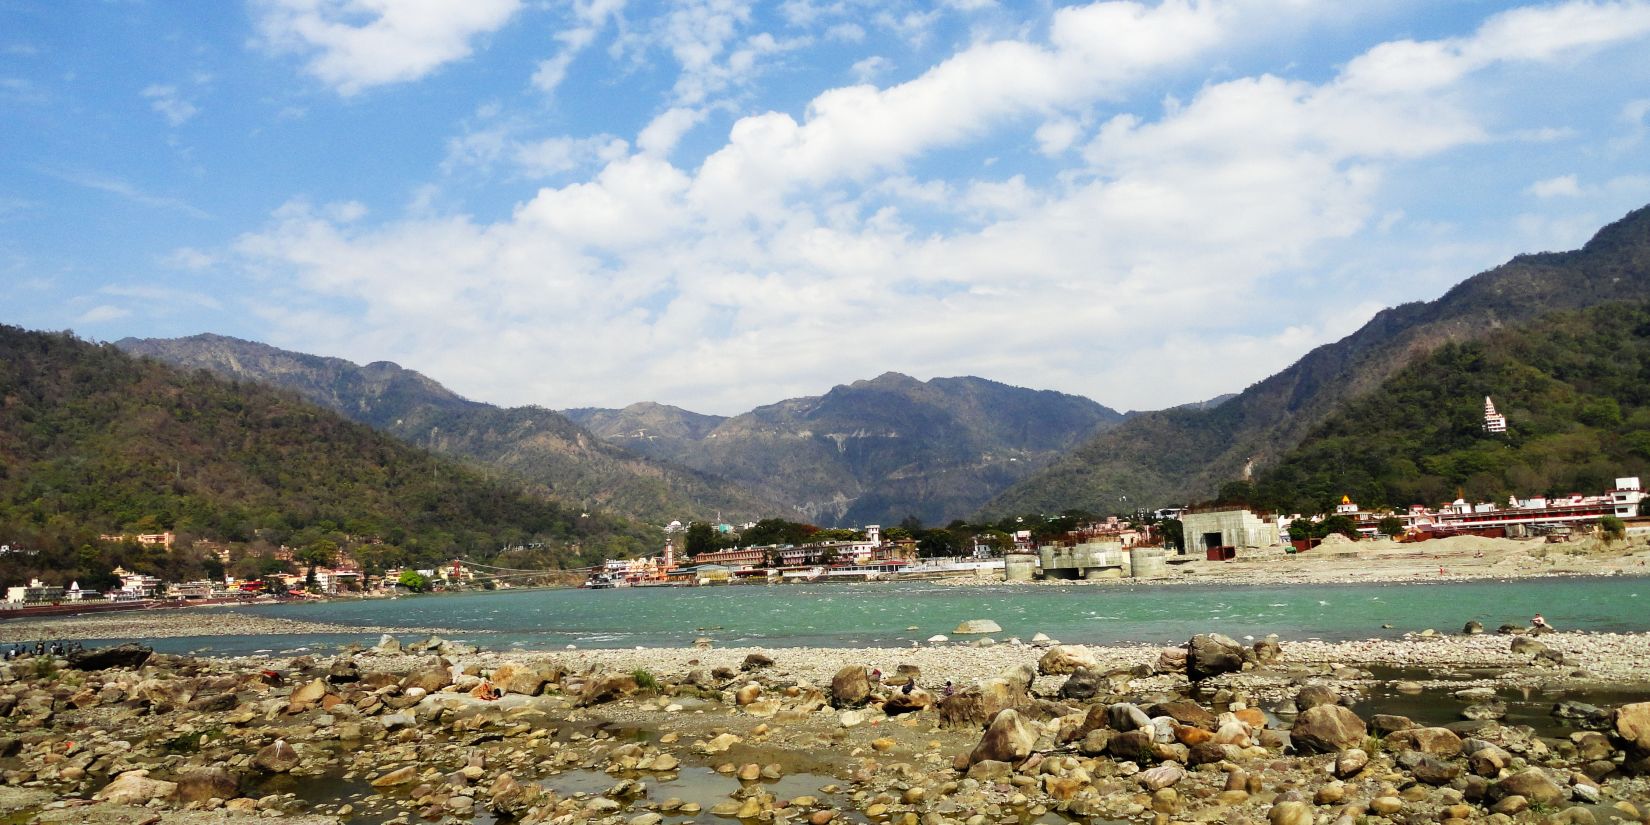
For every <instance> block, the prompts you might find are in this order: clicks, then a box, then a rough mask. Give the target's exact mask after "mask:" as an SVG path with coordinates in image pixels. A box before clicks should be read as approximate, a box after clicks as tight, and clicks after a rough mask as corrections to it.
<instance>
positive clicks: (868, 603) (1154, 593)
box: [154, 577, 1650, 654]
mask: <svg viewBox="0 0 1650 825" xmlns="http://www.w3.org/2000/svg"><path fill="white" fill-rule="evenodd" d="M235 610H237V611H244V612H247V613H252V614H258V615H263V616H271V617H282V618H289V619H301V620H308V621H316V622H327V623H332V624H339V625H352V626H358V627H363V628H365V627H371V626H398V627H437V628H445V629H446V630H445V631H444V633H443V635H444V636H445V637H447V638H451V639H455V640H460V641H468V642H473V643H476V644H479V645H481V646H482V647H484V648H486V649H491V650H502V649H508V648H511V647H525V648H531V649H553V648H560V647H564V646H566V645H569V644H573V645H578V646H579V647H582V648H594V647H631V646H637V645H644V646H653V647H681V646H685V645H687V644H690V643H691V642H692V641H693V640H694V639H696V638H698V637H700V636H708V637H710V638H712V639H714V640H715V641H716V643H717V644H718V645H719V646H743V645H751V646H765V647H803V646H818V647H870V646H883V647H905V646H909V645H910V644H911V643H912V642H913V641H919V640H924V639H927V638H928V637H930V636H932V635H934V634H936V633H943V634H949V633H950V632H951V631H952V629H953V628H954V627H956V625H957V623H958V622H960V621H962V620H964V619H992V620H994V621H996V622H997V623H998V624H999V625H1001V626H1002V628H1003V632H1002V633H1001V634H998V637H999V638H1000V639H1001V638H1007V637H1009V636H1019V637H1021V638H1025V639H1029V638H1030V637H1031V636H1032V635H1033V634H1036V633H1038V632H1042V633H1046V634H1048V635H1049V636H1051V637H1053V638H1056V639H1059V640H1061V641H1064V642H1074V643H1085V644H1106V643H1124V642H1152V643H1163V642H1180V641H1184V640H1185V639H1187V638H1188V637H1190V636H1191V635H1192V634H1194V633H1202V632H1209V631H1217V632H1222V633H1226V634H1228V635H1232V636H1238V637H1241V636H1255V637H1259V636H1263V635H1265V634H1268V633H1276V634H1278V635H1279V636H1281V637H1283V638H1285V639H1326V640H1342V639H1364V638H1372V637H1392V636H1398V635H1401V634H1403V633H1405V632H1409V631H1417V630H1422V629H1424V628H1429V627H1431V628H1436V629H1438V630H1439V631H1444V632H1457V631H1459V630H1460V629H1461V626H1462V625H1463V624H1464V623H1466V622H1467V621H1468V620H1470V619H1476V620H1478V621H1480V622H1483V623H1484V625H1485V626H1486V627H1487V628H1489V629H1491V630H1493V629H1495V628H1496V627H1497V626H1499V625H1501V624H1503V623H1517V624H1523V623H1527V622H1528V620H1529V618H1530V616H1531V615H1532V614H1534V613H1537V612H1540V613H1544V614H1545V615H1546V617H1547V619H1548V621H1550V622H1551V623H1552V624H1554V625H1555V626H1557V627H1558V628H1560V629H1562V630H1590V631H1617V632H1620V631H1646V630H1650V578H1643V577H1614V578H1547V579H1514V580H1485V581H1471V582H1440V583H1389V584H1313V585H1277V586H1268V585H1210V584H1203V585H1150V586H1128V585H1104V586H1094V585H1070V586H1031V587H1028V586H1010V585H999V586H966V587H951V586H943V585H935V584H929V583H922V582H905V583H874V584H852V585H850V584H826V585H776V586H762V585H751V586H746V585H741V586H733V587H700V588H621V589H614V590H522V591H509V592H493V593H469V594H455V595H432V596H409V597H402V598H398V599H373V600H352V601H333V602H323V603H310V604H288V605H266V606H257V607H247V608H235ZM1383 625H1390V627H1383ZM910 628H916V629H915V630H912V629H910ZM374 641H376V636H375V635H372V634H367V633H359V634H354V633H346V634H328V635H321V636H307V635H306V636H279V637H270V636H216V637H189V638H181V639H161V640H156V641H155V642H154V644H155V645H156V646H157V647H158V648H160V649H162V650H169V651H190V650H192V651H201V652H213V653H219V654H244V653H252V652H279V653H284V652H290V651H294V650H302V649H312V650H321V649H325V648H327V647H330V646H336V645H341V644H346V643H350V642H366V643H369V644H370V643H372V642H374Z"/></svg>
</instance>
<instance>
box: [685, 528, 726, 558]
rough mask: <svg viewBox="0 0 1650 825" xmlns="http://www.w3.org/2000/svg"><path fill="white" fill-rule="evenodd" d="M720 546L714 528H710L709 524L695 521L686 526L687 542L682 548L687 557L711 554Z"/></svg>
mask: <svg viewBox="0 0 1650 825" xmlns="http://www.w3.org/2000/svg"><path fill="white" fill-rule="evenodd" d="M720 544H721V542H720V540H719V539H718V537H717V535H716V528H714V527H712V526H710V522H706V521H696V522H693V523H692V524H689V525H688V529H687V542H686V543H685V544H684V545H683V548H684V549H685V550H687V554H688V555H689V556H697V555H699V554H700V553H710V552H713V551H715V550H716V549H717V548H718V547H719V546H720Z"/></svg>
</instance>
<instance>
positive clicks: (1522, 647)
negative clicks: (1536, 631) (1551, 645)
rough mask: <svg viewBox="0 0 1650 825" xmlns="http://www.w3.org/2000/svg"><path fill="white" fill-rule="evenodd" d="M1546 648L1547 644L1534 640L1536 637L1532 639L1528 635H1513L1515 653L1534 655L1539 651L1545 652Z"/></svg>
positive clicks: (1513, 650)
mask: <svg viewBox="0 0 1650 825" xmlns="http://www.w3.org/2000/svg"><path fill="white" fill-rule="evenodd" d="M1546 650H1547V646H1546V645H1544V644H1542V643H1540V642H1538V641H1536V640H1534V639H1532V638H1530V637H1528V636H1514V637H1513V640H1512V652H1513V653H1514V654H1517V655H1519V656H1534V655H1536V654H1538V653H1543V652H1545V651H1546Z"/></svg>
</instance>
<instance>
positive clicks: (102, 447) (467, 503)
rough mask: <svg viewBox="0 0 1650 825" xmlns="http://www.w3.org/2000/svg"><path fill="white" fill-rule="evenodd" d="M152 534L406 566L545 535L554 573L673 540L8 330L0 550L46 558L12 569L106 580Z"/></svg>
mask: <svg viewBox="0 0 1650 825" xmlns="http://www.w3.org/2000/svg"><path fill="white" fill-rule="evenodd" d="M142 527H147V528H148V531H149V532H156V531H159V530H162V529H165V530H176V531H177V532H178V534H179V535H184V536H190V537H195V538H205V539H212V540H215V541H220V542H233V543H251V542H254V541H260V540H263V539H264V538H265V536H266V535H268V534H270V533H272V532H273V533H275V534H277V535H278V537H277V538H276V539H275V541H277V542H280V541H285V540H286V538H285V537H286V536H290V535H302V534H305V533H313V534H323V535H324V534H348V536H350V537H353V540H358V541H361V542H369V540H370V544H371V545H372V546H373V547H375V548H378V549H380V550H385V551H386V552H387V551H388V550H389V546H393V547H394V558H393V559H392V560H390V561H391V563H394V564H400V563H408V564H413V563H416V564H434V563H438V562H441V561H445V560H447V559H451V558H455V557H459V556H471V555H476V556H479V557H485V558H491V557H492V555H493V554H494V553H496V552H497V551H498V548H500V547H501V546H503V545H504V544H505V543H510V542H515V543H520V542H529V541H532V542H546V543H549V544H550V545H551V549H550V550H549V551H548V552H547V553H546V554H542V555H540V556H538V557H536V558H538V560H539V561H540V562H541V563H542V562H546V561H548V562H550V563H555V564H566V565H572V564H575V563H578V562H581V561H583V562H586V563H588V561H590V560H591V558H592V557H594V558H597V559H599V558H601V557H602V556H603V555H608V554H613V555H620V554H632V555H633V554H636V553H638V552H641V551H644V550H649V549H652V548H653V547H655V546H657V542H658V541H659V540H660V539H661V538H662V534H661V533H660V532H659V530H658V529H657V528H656V527H653V528H649V527H646V526H644V525H641V524H638V523H636V522H634V521H631V520H628V519H621V518H615V517H613V516H611V515H609V514H607V513H604V512H601V511H594V510H592V511H589V512H583V511H581V509H580V508H579V507H578V506H576V505H569V504H568V503H566V502H562V501H556V500H553V499H550V498H547V497H545V496H541V495H537V494H534V493H532V492H528V491H525V490H523V489H522V488H521V487H520V486H518V485H516V484H513V483H508V482H504V481H501V480H499V479H497V478H495V477H493V475H492V474H488V473H483V472H477V471H476V470H474V469H471V468H468V467H465V466H462V465H460V464H459V463H458V462H455V461H452V460H450V459H447V458H442V457H439V456H433V455H430V454H429V453H427V452H425V451H423V450H419V449H416V448H414V447H412V446H409V445H407V444H405V443H403V442H402V441H400V440H399V439H395V438H391V437H389V436H387V435H386V434H384V433H381V432H376V431H374V430H373V429H372V428H370V427H367V426H364V425H362V424H360V423H358V422H354V421H350V420H348V419H347V418H346V417H344V416H341V415H339V414H337V413H334V412H332V411H330V410H327V409H324V408H322V407H320V406H318V405H316V404H313V403H311V402H309V401H308V400H305V399H303V398H301V397H300V396H299V395H298V394H296V393H293V392H289V391H285V390H280V389H274V388H270V387H267V386H263V385H254V384H247V383H241V382H234V381H226V380H224V379H223V378H221V377H218V376H216V375H212V374H209V373H205V372H201V371H193V370H189V371H186V370H180V369H178V368H176V367H173V366H171V365H167V364H163V363H159V362H157V361H152V360H144V359H139V358H135V357H132V356H130V355H128V354H126V353H123V352H121V351H119V350H117V349H115V348H113V347H109V346H100V345H97V344H93V343H89V342H86V341H82V340H79V339H77V338H74V337H72V336H70V335H67V334H59V333H44V332H31V331H27V330H21V329H18V328H15V327H9V326H4V325H0V540H4V542H5V543H10V544H13V545H15V546H19V547H27V548H29V549H31V550H39V551H40V553H41V555H40V557H39V559H38V560H37V561H36V562H23V561H19V560H18V559H17V558H12V559H8V560H6V561H7V562H8V563H11V562H16V563H18V564H35V565H36V567H34V568H30V569H31V571H32V570H36V569H38V570H49V571H52V572H53V573H54V574H62V573H64V572H66V571H76V570H85V571H86V572H88V573H91V574H95V575H98V576H99V577H105V578H106V576H107V572H108V570H107V568H108V567H109V566H111V565H108V564H105V562H107V561H109V560H108V559H106V558H103V559H101V560H100V557H99V556H98V553H97V551H96V549H95V547H94V545H95V544H97V543H98V542H99V539H98V537H99V535H100V534H101V533H103V532H110V531H112V532H121V531H130V530H134V529H138V528H142ZM380 542H382V543H380ZM580 554H588V555H583V556H581V555H580ZM136 561H137V562H141V563H146V560H145V559H143V558H137V559H136ZM153 561H155V560H154V559H147V562H153ZM99 565H102V566H99ZM94 568H95V569H94Z"/></svg>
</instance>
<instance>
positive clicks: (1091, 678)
mask: <svg viewBox="0 0 1650 825" xmlns="http://www.w3.org/2000/svg"><path fill="white" fill-rule="evenodd" d="M1110 684H1111V682H1110V680H1108V679H1107V678H1106V677H1105V676H1103V675H1101V674H1099V673H1096V672H1094V671H1092V670H1089V669H1088V668H1086V667H1080V668H1078V669H1076V670H1074V671H1072V673H1071V675H1070V676H1068V677H1066V681H1065V683H1064V684H1061V685H1060V698H1061V699H1074V700H1076V701H1079V702H1084V701H1087V700H1089V699H1093V698H1094V697H1096V696H1098V695H1100V693H1101V691H1103V690H1105V689H1106V688H1107V687H1108V686H1109V685H1110Z"/></svg>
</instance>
